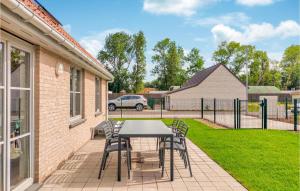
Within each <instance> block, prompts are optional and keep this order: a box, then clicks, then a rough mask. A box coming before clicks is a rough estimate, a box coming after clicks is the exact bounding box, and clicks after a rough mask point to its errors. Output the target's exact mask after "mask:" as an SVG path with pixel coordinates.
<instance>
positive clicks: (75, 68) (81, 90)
mask: <svg viewBox="0 0 300 191" xmlns="http://www.w3.org/2000/svg"><path fill="white" fill-rule="evenodd" d="M74 70H75V71H76V70H79V71H80V83H79V88H80V91H74V87H75V86H76V84H75V80H72V84H71V86H73V90H71V87H70V95H71V94H72V95H73V104H72V106H73V114H72V116H71V115H70V123H71V124H72V123H74V122H76V121H78V120H80V119H82V118H83V117H82V116H83V115H82V111H83V109H82V108H83V107H82V106H83V103H82V102H83V85H82V84H83V71H82V69H81V68H79V67H76V66H71V67H70V80H71V75H72V72H73V71H74ZM76 94H79V95H80V103H79V104H80V114H79V115H75V112H76V111H75V110H76V99H75V96H74V95H76ZM70 113H71V99H70Z"/></svg>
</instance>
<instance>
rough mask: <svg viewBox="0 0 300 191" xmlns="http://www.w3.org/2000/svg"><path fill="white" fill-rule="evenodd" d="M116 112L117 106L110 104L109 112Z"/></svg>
mask: <svg viewBox="0 0 300 191" xmlns="http://www.w3.org/2000/svg"><path fill="white" fill-rule="evenodd" d="M115 110H116V105H115V104H109V105H108V111H115Z"/></svg>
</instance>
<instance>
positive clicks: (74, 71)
mask: <svg viewBox="0 0 300 191" xmlns="http://www.w3.org/2000/svg"><path fill="white" fill-rule="evenodd" d="M81 86H82V72H81V69H78V68H74V67H72V68H71V70H70V117H71V118H72V119H80V118H82V87H81Z"/></svg>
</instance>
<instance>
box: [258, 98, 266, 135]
mask: <svg viewBox="0 0 300 191" xmlns="http://www.w3.org/2000/svg"><path fill="white" fill-rule="evenodd" d="M259 105H260V108H261V128H262V129H264V128H265V127H264V125H265V122H264V119H265V118H264V115H265V112H264V110H265V106H264V105H265V102H264V100H261V101H260V104H259Z"/></svg>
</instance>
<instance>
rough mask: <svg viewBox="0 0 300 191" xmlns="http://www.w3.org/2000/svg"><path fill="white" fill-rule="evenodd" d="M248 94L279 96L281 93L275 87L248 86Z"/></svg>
mask: <svg viewBox="0 0 300 191" xmlns="http://www.w3.org/2000/svg"><path fill="white" fill-rule="evenodd" d="M248 93H249V94H280V93H281V91H280V89H278V88H277V87H275V86H249V89H248Z"/></svg>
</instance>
